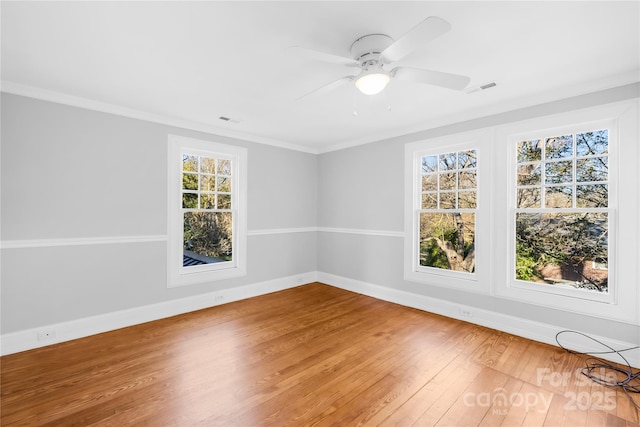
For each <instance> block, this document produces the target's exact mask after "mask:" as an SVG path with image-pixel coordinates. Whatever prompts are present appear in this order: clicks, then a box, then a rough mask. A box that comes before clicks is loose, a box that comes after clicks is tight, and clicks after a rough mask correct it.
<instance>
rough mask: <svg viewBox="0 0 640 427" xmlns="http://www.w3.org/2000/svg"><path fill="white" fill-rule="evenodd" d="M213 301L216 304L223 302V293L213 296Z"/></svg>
mask: <svg viewBox="0 0 640 427" xmlns="http://www.w3.org/2000/svg"><path fill="white" fill-rule="evenodd" d="M213 302H214V303H216V304H222V303H223V302H224V295H216V296H215V297H213Z"/></svg>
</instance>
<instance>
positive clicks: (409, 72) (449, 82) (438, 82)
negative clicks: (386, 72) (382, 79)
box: [391, 67, 471, 90]
mask: <svg viewBox="0 0 640 427" xmlns="http://www.w3.org/2000/svg"><path fill="white" fill-rule="evenodd" d="M391 75H392V76H393V77H394V78H396V79H400V80H408V81H411V82H416V83H424V84H428V85H434V86H442V87H446V88H448V89H454V90H462V89H464V88H465V87H467V85H468V84H469V82H470V81H471V79H470V78H469V77H467V76H461V75H459V74H451V73H443V72H440V71H432V70H422V69H420V68H410V67H396V68H394V69H393V70H391Z"/></svg>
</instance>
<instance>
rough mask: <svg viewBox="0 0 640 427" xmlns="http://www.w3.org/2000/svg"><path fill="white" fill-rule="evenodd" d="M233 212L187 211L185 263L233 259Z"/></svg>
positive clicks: (185, 217)
mask: <svg viewBox="0 0 640 427" xmlns="http://www.w3.org/2000/svg"><path fill="white" fill-rule="evenodd" d="M231 222H232V221H231V213H230V212H185V213H184V228H183V230H184V242H183V243H184V249H183V265H184V266H185V267H186V266H192V265H198V264H211V263H214V262H221V261H231V259H232V256H233V254H232V246H231V239H232V236H231Z"/></svg>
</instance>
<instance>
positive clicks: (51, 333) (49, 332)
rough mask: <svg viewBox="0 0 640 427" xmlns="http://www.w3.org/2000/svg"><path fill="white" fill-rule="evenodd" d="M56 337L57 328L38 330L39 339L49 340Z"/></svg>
mask: <svg viewBox="0 0 640 427" xmlns="http://www.w3.org/2000/svg"><path fill="white" fill-rule="evenodd" d="M55 337H56V330H55V329H45V330H42V331H38V341H49V340H52V339H54V338H55Z"/></svg>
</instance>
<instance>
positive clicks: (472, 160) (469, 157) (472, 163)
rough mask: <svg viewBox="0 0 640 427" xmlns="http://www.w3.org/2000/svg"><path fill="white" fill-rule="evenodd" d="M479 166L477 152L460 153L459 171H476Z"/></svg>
mask: <svg viewBox="0 0 640 427" xmlns="http://www.w3.org/2000/svg"><path fill="white" fill-rule="evenodd" d="M476 164H477V155H476V150H469V151H461V152H459V153H458V169H474V168H475V167H476Z"/></svg>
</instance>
